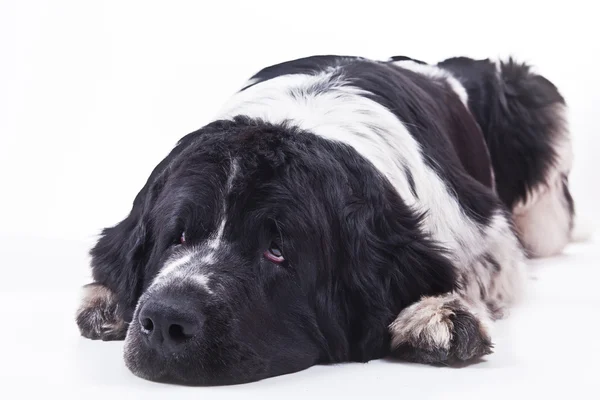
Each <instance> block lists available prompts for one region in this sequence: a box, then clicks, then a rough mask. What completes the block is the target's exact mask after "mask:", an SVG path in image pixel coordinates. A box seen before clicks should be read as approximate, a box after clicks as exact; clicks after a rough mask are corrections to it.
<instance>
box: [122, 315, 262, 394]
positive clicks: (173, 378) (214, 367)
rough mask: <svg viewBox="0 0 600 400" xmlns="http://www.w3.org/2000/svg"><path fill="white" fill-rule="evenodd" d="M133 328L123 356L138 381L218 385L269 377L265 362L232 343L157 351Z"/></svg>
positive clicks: (198, 344) (190, 345) (196, 345)
mask: <svg viewBox="0 0 600 400" xmlns="http://www.w3.org/2000/svg"><path fill="white" fill-rule="evenodd" d="M135 325H136V324H131V325H130V328H129V331H128V333H127V337H126V339H125V346H124V354H123V357H124V360H125V365H127V368H129V370H130V371H131V372H132V373H133V374H134V375H136V376H138V377H140V378H143V379H146V380H149V381H154V382H160V383H174V384H179V385H190V386H217V385H235V384H241V383H248V382H253V381H257V380H261V379H264V378H267V377H268V376H269V373H268V363H267V362H265V361H264V360H262V359H261V358H260V357H257V356H256V354H253V353H252V352H251V351H240V347H239V346H236V345H235V344H232V345H231V346H227V347H225V348H221V349H218V350H216V351H207V346H203V345H202V344H201V343H190V344H189V345H186V348H185V349H183V350H182V351H180V352H178V353H177V354H172V353H167V352H159V351H157V350H155V349H152V348H150V347H148V346H147V345H146V343H145V341H144V338H143V337H142V335H141V334H140V333H139V329H136V327H135ZM231 349H235V350H231Z"/></svg>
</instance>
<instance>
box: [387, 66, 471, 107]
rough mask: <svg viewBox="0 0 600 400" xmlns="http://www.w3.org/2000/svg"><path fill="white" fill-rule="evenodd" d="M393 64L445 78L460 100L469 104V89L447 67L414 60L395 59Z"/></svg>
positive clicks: (430, 75)
mask: <svg viewBox="0 0 600 400" xmlns="http://www.w3.org/2000/svg"><path fill="white" fill-rule="evenodd" d="M392 64H394V65H397V66H399V67H400V68H404V69H407V70H410V71H413V72H416V73H418V74H421V75H425V76H428V77H430V78H433V79H443V80H445V81H446V82H447V83H448V85H450V87H451V88H452V90H453V91H454V93H456V95H457V96H458V97H459V98H460V101H461V102H462V103H463V104H464V105H465V106H467V105H468V103H469V95H468V94H467V90H466V89H465V87H464V86H463V85H462V84H461V83H460V82H459V81H458V79H456V78H455V77H454V76H453V75H452V74H451V73H450V72H449V71H446V70H445V69H442V68H440V67H438V66H436V65H429V64H420V63H418V62H415V61H412V60H401V61H393V62H392Z"/></svg>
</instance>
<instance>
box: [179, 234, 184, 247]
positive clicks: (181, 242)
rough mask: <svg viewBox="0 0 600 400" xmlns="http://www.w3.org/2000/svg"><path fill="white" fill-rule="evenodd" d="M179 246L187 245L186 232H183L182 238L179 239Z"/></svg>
mask: <svg viewBox="0 0 600 400" xmlns="http://www.w3.org/2000/svg"><path fill="white" fill-rule="evenodd" d="M179 244H182V245H183V244H185V231H183V232H181V236H180V237H179Z"/></svg>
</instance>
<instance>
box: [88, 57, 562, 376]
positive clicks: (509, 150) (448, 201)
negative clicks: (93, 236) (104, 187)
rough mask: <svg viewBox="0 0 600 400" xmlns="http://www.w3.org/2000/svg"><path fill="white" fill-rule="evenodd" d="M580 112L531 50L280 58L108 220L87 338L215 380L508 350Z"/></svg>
mask: <svg viewBox="0 0 600 400" xmlns="http://www.w3.org/2000/svg"><path fill="white" fill-rule="evenodd" d="M565 114H566V106H565V101H564V99H563V97H562V96H561V95H560V94H559V92H558V90H557V89H556V87H555V86H554V85H553V84H552V83H551V82H550V81H548V80H547V79H545V78H544V77H543V76H540V75H539V74H536V73H535V72H533V71H532V69H531V67H530V66H528V65H526V64H523V63H519V62H516V61H514V60H513V59H508V60H504V61H492V60H488V59H486V60H474V59H470V58H465V57H458V58H451V59H448V60H445V61H442V62H440V63H438V64H435V65H431V64H426V63H424V62H422V61H419V60H415V59H411V58H408V57H404V56H398V57H392V58H391V59H389V60H387V61H374V60H369V59H365V58H360V57H347V56H314V57H308V58H303V59H298V60H294V61H289V62H284V63H282V64H277V65H273V66H270V67H267V68H265V69H263V70H262V71H260V72H258V73H257V74H256V75H254V76H253V77H252V78H251V79H250V80H249V81H248V82H247V84H246V85H245V86H244V87H243V88H242V89H241V90H239V92H237V93H235V94H234V95H233V96H232V97H231V99H230V101H229V102H228V103H226V104H225V105H224V107H223V109H222V111H221V112H220V113H219V114H218V115H217V116H216V118H215V119H214V122H212V123H210V124H208V125H206V126H204V127H202V128H201V129H199V130H197V131H195V132H192V133H190V134H188V135H187V136H184V137H183V138H182V139H181V140H180V141H179V142H178V143H177V145H176V146H175V147H174V148H173V149H172V151H171V152H170V153H169V154H168V155H167V157H166V158H165V159H164V160H162V161H161V162H160V163H159V164H158V166H157V167H156V168H155V169H154V171H152V173H151V175H150V177H149V179H148V181H147V183H146V185H145V186H144V187H143V188H142V189H141V191H140V192H139V194H138V195H137V197H136V198H135V200H134V201H133V206H132V209H131V212H130V214H129V215H128V216H127V217H126V218H125V219H124V220H123V221H121V222H120V223H118V224H117V225H115V226H113V227H109V228H106V229H105V230H104V231H103V232H102V234H101V236H100V238H99V240H98V242H97V244H96V245H95V246H94V248H93V249H92V250H91V256H92V263H91V264H92V265H91V267H92V271H93V278H94V282H93V283H90V284H89V285H86V286H85V295H84V299H83V302H82V304H81V307H80V309H79V310H78V313H77V324H78V326H79V329H80V330H81V334H82V335H83V336H85V337H88V338H91V339H102V340H122V339H125V350H124V354H125V355H124V357H125V363H126V364H127V366H128V367H129V369H130V370H131V371H132V372H133V373H134V374H136V375H138V376H140V377H142V378H145V379H150V380H155V381H168V382H178V383H183V384H199V385H216V384H233V383H242V382H249V381H255V380H259V379H263V378H267V377H271V376H275V375H281V374H287V373H291V372H295V371H299V370H302V369H305V368H308V367H310V366H312V365H315V364H326V363H341V362H348V361H357V362H366V361H369V360H373V359H377V358H382V357H396V358H398V359H402V360H407V361H413V362H420V363H430V364H451V363H456V362H464V361H468V360H472V359H477V358H479V357H482V356H484V355H487V354H490V353H491V351H492V346H493V345H492V339H491V337H490V335H489V331H488V326H489V324H490V323H491V321H493V320H495V319H498V318H501V317H502V316H503V314H504V313H505V311H506V309H507V307H509V306H510V305H511V303H512V302H514V301H515V299H516V298H517V296H518V293H519V288H520V286H521V285H522V278H523V272H524V270H523V268H524V262H523V261H524V259H525V258H526V257H537V256H548V255H552V254H556V253H558V252H560V251H561V250H562V249H563V247H564V246H565V245H566V244H567V243H568V242H569V240H570V238H571V231H572V225H573V218H574V205H573V200H572V198H571V196H570V194H569V188H568V174H569V171H570V169H571V163H572V149H571V139H570V135H569V131H568V129H567V126H566V121H565V117H566V115H565Z"/></svg>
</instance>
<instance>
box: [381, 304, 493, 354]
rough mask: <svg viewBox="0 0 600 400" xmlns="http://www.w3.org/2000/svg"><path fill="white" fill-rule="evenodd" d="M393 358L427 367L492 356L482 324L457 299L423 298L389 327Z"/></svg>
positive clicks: (490, 344) (489, 342) (489, 341)
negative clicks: (425, 364) (426, 365)
mask: <svg viewBox="0 0 600 400" xmlns="http://www.w3.org/2000/svg"><path fill="white" fill-rule="evenodd" d="M390 333H391V335H392V355H393V356H394V357H395V358H398V359H401V360H405V361H411V362H419V363H427V364H444V365H449V364H455V363H459V362H464V361H470V360H474V359H477V358H479V357H482V356H484V355H487V354H490V353H492V347H493V345H492V342H491V339H490V337H489V334H488V332H487V329H486V328H485V326H484V324H483V323H482V321H481V320H480V319H478V318H477V317H476V316H475V315H474V314H473V313H472V312H471V311H469V308H468V307H467V306H466V305H465V304H464V303H463V302H462V301H461V300H460V299H458V298H452V297H444V296H442V297H425V298H423V299H421V300H420V301H419V302H417V303H415V304H413V305H412V306H410V307H408V308H407V309H405V310H404V311H402V312H401V313H400V315H398V318H396V320H395V321H394V322H393V323H392V324H391V325H390Z"/></svg>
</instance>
